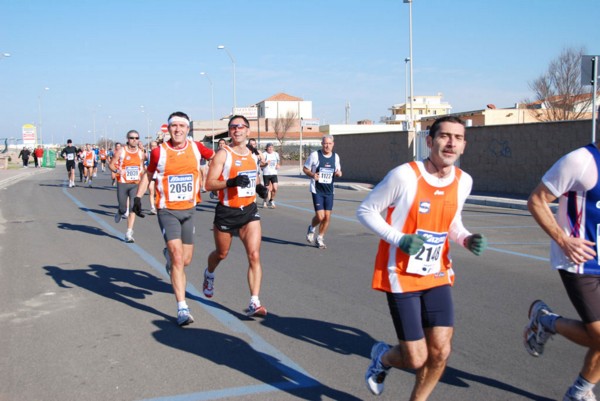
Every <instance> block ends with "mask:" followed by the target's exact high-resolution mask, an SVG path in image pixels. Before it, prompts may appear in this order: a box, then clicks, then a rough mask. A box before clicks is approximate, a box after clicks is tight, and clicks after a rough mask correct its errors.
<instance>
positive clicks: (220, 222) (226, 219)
mask: <svg viewBox="0 0 600 401" xmlns="http://www.w3.org/2000/svg"><path fill="white" fill-rule="evenodd" d="M255 220H260V214H259V213H258V208H257V207H256V203H254V202H252V203H251V204H250V205H248V206H246V207H244V208H241V209H238V208H234V207H227V206H224V205H223V204H221V203H218V204H217V207H216V208H215V219H214V221H213V223H214V225H215V227H216V228H217V229H218V230H219V231H223V232H226V233H227V232H231V231H234V230H237V229H239V228H241V227H243V226H245V225H246V224H248V223H250V222H251V221H255Z"/></svg>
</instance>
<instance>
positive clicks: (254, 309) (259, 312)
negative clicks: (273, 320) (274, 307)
mask: <svg viewBox="0 0 600 401" xmlns="http://www.w3.org/2000/svg"><path fill="white" fill-rule="evenodd" d="M246 316H248V317H250V316H267V308H265V307H264V306H262V305H256V304H255V303H254V302H250V305H248V310H247V311H246Z"/></svg>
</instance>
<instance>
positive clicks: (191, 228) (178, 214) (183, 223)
mask: <svg viewBox="0 0 600 401" xmlns="http://www.w3.org/2000/svg"><path fill="white" fill-rule="evenodd" d="M195 211H196V208H195V207H194V208H191V209H187V210H169V209H158V224H159V225H160V230H161V231H162V235H163V237H164V239H165V242H168V241H171V240H174V239H180V240H181V242H183V243H184V244H186V245H194V234H195V232H196V227H195V225H194V212H195Z"/></svg>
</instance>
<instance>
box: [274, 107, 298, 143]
mask: <svg viewBox="0 0 600 401" xmlns="http://www.w3.org/2000/svg"><path fill="white" fill-rule="evenodd" d="M295 122H296V112H295V111H292V110H288V112H287V113H285V117H278V118H276V119H275V122H274V123H273V131H275V138H277V140H278V141H279V148H280V153H281V154H283V141H284V140H285V137H286V135H287V133H288V131H289V130H290V128H292V126H293V125H294V124H295Z"/></svg>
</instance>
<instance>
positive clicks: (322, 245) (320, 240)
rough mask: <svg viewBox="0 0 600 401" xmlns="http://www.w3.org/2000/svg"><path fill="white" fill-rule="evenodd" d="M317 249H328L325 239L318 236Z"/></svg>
mask: <svg viewBox="0 0 600 401" xmlns="http://www.w3.org/2000/svg"><path fill="white" fill-rule="evenodd" d="M317 247H319V249H326V248H327V245H325V242H324V241H323V237H321V236H320V235H319V236H317Z"/></svg>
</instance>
